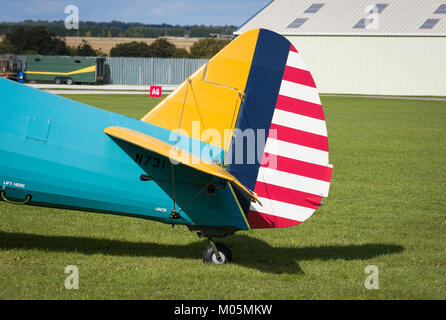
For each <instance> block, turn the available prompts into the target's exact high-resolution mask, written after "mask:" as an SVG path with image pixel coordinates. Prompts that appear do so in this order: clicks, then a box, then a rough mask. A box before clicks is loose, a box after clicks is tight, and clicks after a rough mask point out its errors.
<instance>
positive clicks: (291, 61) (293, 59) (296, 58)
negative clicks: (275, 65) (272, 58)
mask: <svg viewBox="0 0 446 320" xmlns="http://www.w3.org/2000/svg"><path fill="white" fill-rule="evenodd" d="M286 65H287V66H290V67H293V68H298V69H302V70H306V71H308V68H307V66H306V65H305V63H304V61H303V60H302V58H301V56H300V54H299V53H297V52H294V51H290V53H289V54H288V59H287V61H286Z"/></svg>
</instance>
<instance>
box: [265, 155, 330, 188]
mask: <svg viewBox="0 0 446 320" xmlns="http://www.w3.org/2000/svg"><path fill="white" fill-rule="evenodd" d="M264 159H265V160H267V161H264ZM260 165H261V166H262V167H265V168H271V169H276V170H279V171H283V172H288V173H292V174H297V175H299V176H303V177H307V178H313V179H317V180H322V181H326V182H330V180H331V174H332V172H333V168H330V167H325V166H320V165H318V164H314V163H309V162H305V161H300V160H296V159H291V158H286V157H282V156H278V155H274V154H270V153H267V152H265V153H264V154H263V159H262V163H261V164H260Z"/></svg>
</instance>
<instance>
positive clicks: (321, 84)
mask: <svg viewBox="0 0 446 320" xmlns="http://www.w3.org/2000/svg"><path fill="white" fill-rule="evenodd" d="M254 28H264V29H270V30H272V31H275V32H277V33H279V34H281V35H283V36H285V37H286V38H288V39H289V40H290V41H291V43H292V44H293V45H294V46H295V47H296V49H297V50H298V51H299V52H300V53H301V55H302V57H303V59H304V62H305V64H306V65H307V67H308V68H309V69H310V70H311V72H312V74H313V78H314V80H315V82H316V85H317V87H318V90H319V92H321V93H337V94H341V93H344V94H373V95H409V96H415V95H418V96H446V0H427V1H423V0H274V1H271V2H270V3H268V4H267V5H266V6H265V7H264V8H263V9H262V10H260V11H259V12H258V13H256V14H255V15H254V16H253V17H251V18H250V19H249V20H248V21H246V22H245V23H244V24H243V25H242V26H241V27H240V28H239V29H238V30H237V31H235V32H234V35H239V34H241V33H243V32H244V31H247V30H250V29H254Z"/></svg>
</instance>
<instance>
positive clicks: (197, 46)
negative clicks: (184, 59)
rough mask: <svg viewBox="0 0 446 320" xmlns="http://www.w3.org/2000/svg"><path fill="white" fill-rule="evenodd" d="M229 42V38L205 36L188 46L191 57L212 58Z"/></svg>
mask: <svg viewBox="0 0 446 320" xmlns="http://www.w3.org/2000/svg"><path fill="white" fill-rule="evenodd" d="M230 42H231V40H229V39H215V38H207V39H201V40H198V41H197V42H195V43H194V44H193V45H192V47H191V48H190V57H191V58H207V59H209V58H212V57H213V56H214V55H216V54H217V53H218V52H219V51H220V50H221V49H223V48H224V47H225V46H226V45H228V44H229V43H230Z"/></svg>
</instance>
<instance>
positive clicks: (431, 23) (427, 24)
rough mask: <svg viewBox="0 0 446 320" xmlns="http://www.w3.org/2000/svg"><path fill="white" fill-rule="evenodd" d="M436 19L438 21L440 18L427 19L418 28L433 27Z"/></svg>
mask: <svg viewBox="0 0 446 320" xmlns="http://www.w3.org/2000/svg"><path fill="white" fill-rule="evenodd" d="M438 21H440V19H427V20H426V21H425V22H424V23H423V25H422V26H421V27H420V29H432V28H433V27H435V25H436V24H437V22H438Z"/></svg>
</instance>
